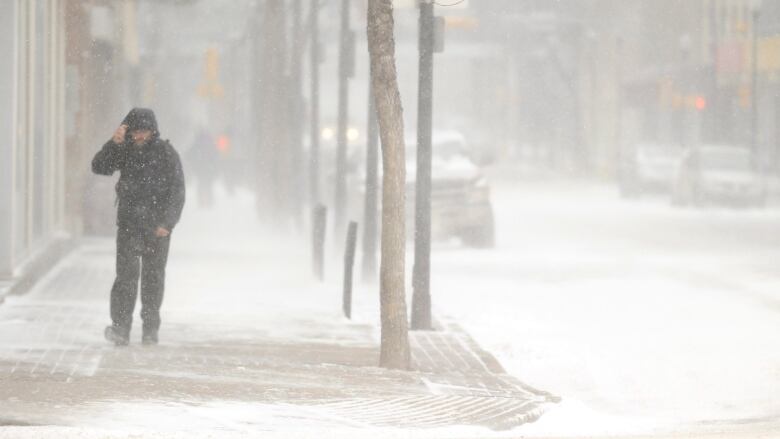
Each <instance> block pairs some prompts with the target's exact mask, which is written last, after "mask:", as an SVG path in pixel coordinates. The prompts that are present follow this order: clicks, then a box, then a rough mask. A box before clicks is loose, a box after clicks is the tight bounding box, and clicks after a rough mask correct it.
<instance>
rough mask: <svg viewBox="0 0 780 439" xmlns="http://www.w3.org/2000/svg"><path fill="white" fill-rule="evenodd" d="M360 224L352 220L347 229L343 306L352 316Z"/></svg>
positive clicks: (346, 312)
mask: <svg viewBox="0 0 780 439" xmlns="http://www.w3.org/2000/svg"><path fill="white" fill-rule="evenodd" d="M357 228H358V224H357V223H356V222H354V221H350V223H349V228H348V230H347V248H346V250H345V251H344V290H343V295H342V300H341V308H342V310H343V311H344V316H346V317H347V318H348V319H351V318H352V271H353V268H354V266H355V245H356V244H357Z"/></svg>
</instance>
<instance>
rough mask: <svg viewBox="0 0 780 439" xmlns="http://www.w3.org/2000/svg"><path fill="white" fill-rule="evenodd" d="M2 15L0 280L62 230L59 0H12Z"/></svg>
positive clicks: (60, 9) (61, 76)
mask: <svg viewBox="0 0 780 439" xmlns="http://www.w3.org/2000/svg"><path fill="white" fill-rule="evenodd" d="M5 10H6V11H8V13H4V14H3V15H2V17H1V18H0V33H2V34H3V36H2V38H0V53H8V54H12V56H11V57H10V59H8V61H10V62H4V63H2V65H1V66H0V278H12V277H14V276H15V275H16V274H17V273H18V271H19V270H20V268H22V267H23V266H24V264H25V263H27V262H29V261H31V260H32V259H33V258H34V257H35V256H36V255H39V254H41V253H42V252H43V251H45V250H46V248H47V247H48V246H49V244H51V243H52V242H53V240H54V237H55V236H56V235H57V232H59V231H60V230H61V225H62V219H63V218H62V216H63V209H62V207H63V206H62V203H63V197H64V194H63V192H62V187H63V178H64V172H63V169H62V166H61V163H62V155H63V135H62V128H63V125H62V115H63V86H64V81H63V73H64V72H63V42H62V40H63V39H62V34H63V27H62V23H63V14H62V7H61V0H37V1H11V2H8V5H7V7H6V8H5Z"/></svg>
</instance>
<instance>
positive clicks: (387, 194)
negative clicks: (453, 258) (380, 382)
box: [368, 0, 411, 369]
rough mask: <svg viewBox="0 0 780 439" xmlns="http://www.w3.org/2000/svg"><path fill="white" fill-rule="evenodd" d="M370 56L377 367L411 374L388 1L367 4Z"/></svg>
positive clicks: (400, 136)
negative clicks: (377, 191)
mask: <svg viewBox="0 0 780 439" xmlns="http://www.w3.org/2000/svg"><path fill="white" fill-rule="evenodd" d="M368 51H369V54H370V57H371V89H372V93H373V94H374V99H375V101H376V109H377V115H378V119H379V136H380V138H381V140H382V166H383V169H384V176H383V187H382V243H381V260H380V269H379V271H380V286H379V294H380V303H381V305H380V308H381V320H382V346H381V352H380V358H379V365H380V366H381V367H387V368H392V369H409V368H410V366H411V364H410V363H411V354H410V350H409V334H408V323H407V318H406V299H405V292H404V283H405V279H404V271H405V267H404V264H405V257H406V225H405V214H404V207H405V198H406V193H405V186H406V162H405V160H404V125H403V108H402V107H401V95H400V93H399V92H398V81H397V75H396V69H395V40H394V37H393V2H392V0H369V2H368Z"/></svg>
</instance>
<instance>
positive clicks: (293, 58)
mask: <svg viewBox="0 0 780 439" xmlns="http://www.w3.org/2000/svg"><path fill="white" fill-rule="evenodd" d="M301 2H302V0H293V4H292V15H293V20H292V22H293V23H292V34H293V35H292V38H291V40H292V50H291V51H290V52H291V53H290V86H291V87H290V89H291V93H290V96H289V98H288V99H292V111H290V118H289V120H288V124H289V127H290V128H289V129H290V147H291V149H292V151H291V155H292V157H291V160H290V162H289V164H288V167H289V170H288V172H289V173H290V175H289V177H290V181H289V184H290V186H291V188H290V193H291V194H292V197H291V198H292V199H291V200H289V203H290V214H291V215H292V217H293V224H294V225H295V227H296V228H298V229H300V228H301V227H302V221H303V218H302V212H303V205H304V203H305V201H304V200H305V198H304V193H303V192H304V190H305V189H304V182H303V180H304V174H305V173H304V172H303V171H302V170H301V167H299V164H300V163H301V162H302V161H303V136H304V134H303V133H304V125H303V120H304V117H305V116H304V113H305V110H304V103H303V51H304V47H305V46H306V43H305V35H304V32H303V24H302V14H303V11H302V4H301Z"/></svg>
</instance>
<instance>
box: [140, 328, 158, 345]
mask: <svg viewBox="0 0 780 439" xmlns="http://www.w3.org/2000/svg"><path fill="white" fill-rule="evenodd" d="M157 342H158V340H157V331H156V330H146V331H144V335H143V336H142V337H141V343H143V344H145V345H155V344H157Z"/></svg>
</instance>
